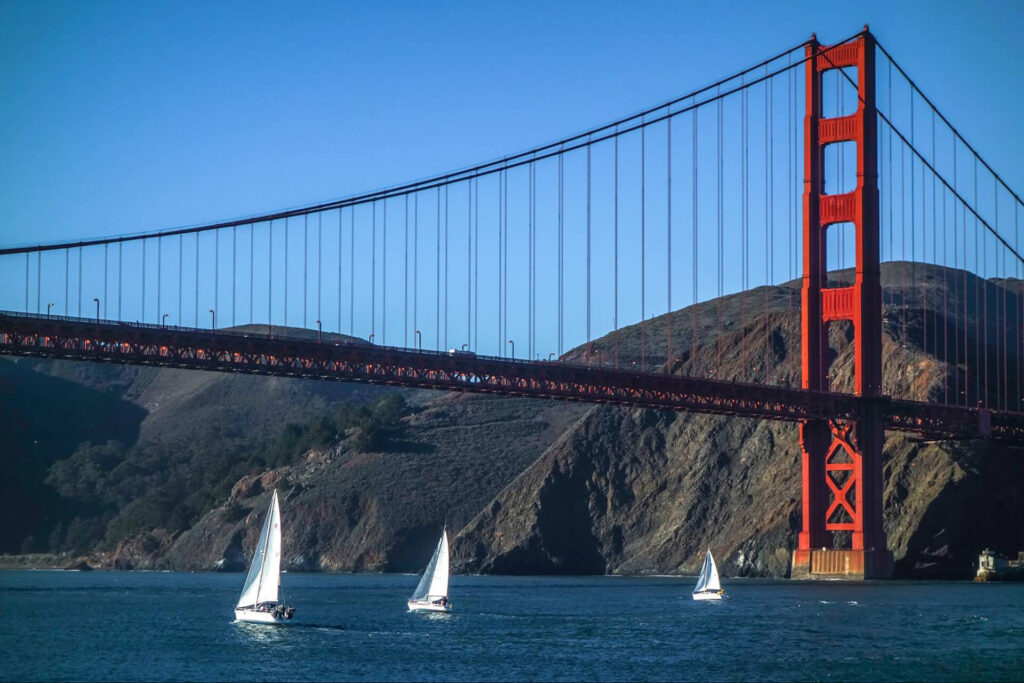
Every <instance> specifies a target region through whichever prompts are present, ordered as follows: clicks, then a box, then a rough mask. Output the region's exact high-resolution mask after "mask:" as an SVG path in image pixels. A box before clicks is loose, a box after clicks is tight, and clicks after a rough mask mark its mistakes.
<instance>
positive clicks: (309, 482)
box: [0, 264, 1024, 576]
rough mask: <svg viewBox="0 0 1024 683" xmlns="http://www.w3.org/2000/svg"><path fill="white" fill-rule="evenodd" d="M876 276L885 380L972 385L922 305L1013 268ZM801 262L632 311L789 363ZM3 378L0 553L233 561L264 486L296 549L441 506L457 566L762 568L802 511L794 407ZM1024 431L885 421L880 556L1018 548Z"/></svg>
mask: <svg viewBox="0 0 1024 683" xmlns="http://www.w3.org/2000/svg"><path fill="white" fill-rule="evenodd" d="M831 276H832V277H833V279H835V280H837V281H840V282H841V281H842V280H843V279H844V278H849V277H850V274H849V273H842V272H841V273H833V274H831ZM883 281H884V283H885V287H886V292H885V301H886V323H885V332H884V353H885V357H886V365H885V372H886V375H885V378H884V381H885V386H886V390H887V391H888V392H889V393H892V394H893V395H897V396H905V397H909V398H915V399H922V400H923V399H926V398H928V397H936V396H942V395H944V394H945V393H946V392H947V391H949V390H951V389H952V388H954V387H960V388H961V389H964V390H965V393H966V395H967V400H968V401H970V402H973V401H975V400H976V399H977V388H976V384H974V385H973V386H971V387H966V388H965V387H964V385H966V384H967V383H966V382H964V381H963V373H964V368H963V363H962V361H963V360H964V359H961V362H960V363H952V362H951V363H949V364H946V363H944V362H943V361H942V359H941V356H943V355H944V354H943V353H942V352H941V351H939V352H935V349H936V347H937V344H936V340H937V337H936V334H935V332H934V331H933V330H934V329H939V326H938V322H939V321H941V320H943V314H944V313H952V311H956V310H959V311H962V310H963V307H964V305H965V304H966V306H967V307H968V309H969V310H974V307H975V306H977V305H979V304H978V301H979V296H987V297H989V299H990V300H992V301H1001V302H1002V301H1005V302H1006V303H1007V308H1006V310H1007V311H1008V315H1009V316H1011V318H1012V319H1011V320H1010V321H1009V322H1010V324H1009V325H1008V327H1009V328H1010V329H1019V328H1020V326H1019V324H1017V318H1016V315H1015V313H1014V312H1015V311H1019V310H1020V303H1019V301H1018V299H1017V297H1018V295H1019V292H1020V291H1021V288H1020V283H1019V282H1017V281H1012V280H1011V281H998V282H997V281H989V282H982V281H980V280H977V279H976V278H973V276H966V277H965V276H964V274H963V273H961V272H959V271H948V270H944V269H941V268H930V267H924V266H920V265H918V266H913V267H911V266H909V264H886V265H885V266H884V268H883ZM910 282H914V283H916V285H915V286H914V287H910V286H909V283H910ZM797 287H798V283H796V282H793V283H788V284H786V285H781V286H778V287H770V288H760V289H757V290H752V291H750V292H745V293H742V294H738V295H732V296H727V297H724V298H722V299H720V300H716V301H711V302H706V303H703V304H698V305H697V306H695V307H690V308H686V309H683V310H680V311H677V312H675V313H673V314H671V315H670V316H662V317H660V318H655V319H653V320H649V321H648V322H647V323H646V325H645V328H646V329H645V331H644V332H645V334H644V335H643V338H644V339H645V341H646V351H645V353H643V354H642V356H643V359H644V360H645V361H646V362H647V364H648V367H650V368H652V369H653V368H656V367H661V368H662V369H666V368H664V364H665V362H666V357H667V355H668V354H667V353H666V351H667V349H666V343H665V340H666V335H665V328H666V326H667V325H668V324H671V325H672V330H673V342H672V344H673V346H672V348H673V352H672V362H671V365H670V367H669V368H667V369H668V370H669V371H671V372H674V373H678V374H694V375H698V376H716V377H720V378H725V379H738V380H744V381H758V382H768V383H777V384H780V385H789V386H797V385H798V384H799V311H798V310H797V308H796V304H797V302H798V300H799V290H798V289H797ZM741 313H742V314H743V317H742V318H741V317H740V314H741ZM741 320H742V322H743V323H744V324H742V325H741V324H740V321H741ZM848 332H849V330H848V329H845V328H844V326H843V325H833V326H832V328H831V337H830V346H831V347H832V349H833V351H834V354H835V361H834V363H833V366H832V367H833V370H834V372H835V373H836V375H837V376H838V377H840V378H841V379H840V381H839V386H840V387H841V388H845V389H849V378H848V375H849V367H850V366H851V363H852V346H851V344H850V341H849V334H848ZM965 332H966V336H967V343H966V344H965V345H964V347H963V348H967V349H970V350H971V351H970V353H969V354H968V355H967V357H966V361H967V362H968V363H971V364H972V365H973V364H974V362H975V360H974V357H973V355H972V354H973V353H976V350H977V348H978V344H977V342H978V339H976V338H975V330H974V329H973V325H968V329H967V330H966V331H965V330H963V329H958V330H954V331H953V334H954V336H955V337H956V338H957V339H961V338H963V336H964V334H965ZM993 332H994V331H993ZM308 334H315V333H308ZM995 337H996V335H995V334H992V338H993V339H994V338H995ZM926 338H927V340H928V341H927V347H928V350H929V352H928V353H925V351H924V350H923V349H924V346H925V344H926V342H925V339H926ZM1011 346H1012V347H1014V348H1017V346H1016V345H1011ZM640 347H641V332H640V329H639V326H633V327H629V328H624V329H621V330H619V331H618V332H617V333H614V334H612V335H609V336H607V337H605V338H603V339H600V340H597V341H595V342H594V343H593V344H591V345H588V346H587V347H586V348H582V347H581V348H579V349H575V350H573V351H571V352H569V353H568V354H566V356H565V358H566V359H570V360H578V361H586V360H591V361H594V360H595V359H597V358H600V359H601V360H603V361H604V362H609V361H610V359H612V358H615V357H616V355H617V357H618V361H619V363H620V364H621V365H625V366H629V365H631V364H632V363H633V361H637V362H641V352H640ZM694 351H696V353H693V352H694ZM936 355H938V356H940V358H936V357H935V356H936ZM1016 362H1017V359H1016V358H1014V361H1013V363H1012V364H1011V367H1010V368H1009V369H1010V370H1011V371H1013V370H1014V369H1015V368H1016V367H1017V365H1016ZM54 383H56V384H54ZM995 384H996V383H995V382H993V385H995ZM0 389H2V392H0V400H2V401H4V403H2V404H0V405H2V406H3V407H5V408H9V409H10V410H8V409H5V410H4V411H3V413H2V415H3V417H2V418H0V419H2V420H4V421H5V424H4V425H0V426H6V427H9V428H10V431H9V432H8V431H7V430H6V429H5V430H4V431H3V432H2V433H3V434H5V436H3V437H0V438H3V439H5V440H6V441H5V445H7V446H8V449H6V450H5V452H11V453H14V457H11V458H10V459H9V460H8V462H10V463H12V464H13V466H14V468H15V471H16V473H17V478H16V479H15V481H16V482H17V483H16V484H13V485H11V486H12V487H13V489H14V490H15V493H17V494H19V495H21V498H22V500H23V501H24V500H33V501H36V507H35V508H34V509H33V510H34V517H31V516H30V517H29V518H27V519H29V520H30V523H26V525H24V527H23V528H20V529H18V530H16V531H13V532H9V536H8V537H7V539H6V540H5V546H4V550H5V551H6V552H13V551H18V550H21V551H24V552H30V551H54V550H64V551H71V552H87V551H91V552H92V554H91V555H90V557H91V561H92V562H94V563H101V564H106V565H109V566H117V567H124V568H129V567H137V568H142V567H167V568H175V569H238V568H242V567H244V565H245V564H246V562H247V560H248V556H249V554H250V553H251V552H252V548H253V546H254V545H255V540H256V537H257V536H258V526H259V523H260V521H261V519H262V515H263V513H264V511H265V505H266V501H267V496H268V491H269V490H270V489H271V488H273V487H277V488H278V489H279V491H280V492H281V494H282V500H283V509H284V518H285V536H284V547H285V564H286V566H287V567H288V568H290V569H293V570H342V571H415V570H417V569H419V568H420V567H421V565H422V564H423V562H425V560H426V558H427V557H428V556H429V554H430V549H431V547H432V545H433V543H434V542H435V541H436V535H437V533H438V532H439V531H440V528H441V526H442V525H443V524H445V523H446V522H447V524H448V527H449V529H450V530H451V531H452V532H453V533H454V534H455V535H456V537H455V538H454V541H453V553H454V557H453V561H454V563H455V566H456V567H457V568H458V569H459V570H461V571H471V572H502V573H604V572H617V573H650V572H654V573H671V572H688V571H694V570H695V568H696V565H697V562H698V560H699V557H700V555H701V553H702V552H703V549H704V548H705V547H708V546H710V547H711V548H712V549H713V550H714V551H715V553H716V556H717V557H719V558H720V565H721V569H722V571H723V573H724V574H727V575H728V574H748V575H765V576H781V575H784V574H785V573H786V571H788V562H789V553H790V551H791V549H792V547H793V544H794V542H795V535H796V532H797V531H798V524H799V498H800V483H799V450H798V448H797V443H796V427H795V426H794V425H788V424H778V423H761V422H757V421H752V420H743V419H736V418H724V417H717V416H702V415H691V414H686V413H673V412H668V411H664V412H661V411H650V410H639V409H625V408H616V407H608V406H593V407H588V406H583V405H578V404H573V403H558V402H548V401H531V400H526V399H513V398H500V397H490V396H470V395H456V394H447V395H442V394H437V393H430V392H416V391H410V390H400V389H394V388H386V387H380V388H374V387H367V386H364V385H346V384H336V383H330V382H315V381H303V380H285V379H279V378H265V377H247V376H241V375H227V374H225V375H218V374H215V373H197V372H190V371H175V370H166V369H157V368H128V367H120V366H103V365H88V364H82V363H68V362H50V361H29V360H24V359H22V360H18V361H10V360H3V359H0ZM54 391H56V392H57V393H59V394H60V395H61V400H60V401H58V402H57V404H56V405H55V404H54V401H53V400H52V399H51V398H50V397H51V395H52V393H53V392H54ZM382 397H394V398H395V399H397V398H398V397H401V399H402V400H401V401H399V402H398V403H388V402H382V401H381V398H382ZM389 401H390V399H389ZM47 404H49V405H50V407H51V408H50V409H49V410H43V409H42V406H43V405H47ZM371 418H372V419H371ZM52 424H59V425H61V428H60V429H57V430H53V429H52V427H49V425H52ZM289 425H290V426H289ZM15 427H16V428H15ZM49 432H54V433H52V434H51V433H49ZM40 434H45V435H46V438H45V440H41V439H39V435H40ZM37 440H38V441H40V444H42V445H37V444H34V443H33V442H34V441H37ZM30 446H31V447H30ZM33 448H36V449H37V450H35V451H33ZM1021 455H1022V453H1020V452H1019V451H1017V450H1012V451H1011V450H1010V449H1006V448H1000V447H995V446H992V445H990V444H987V443H985V442H980V441H979V442H959V443H949V442H943V443H921V442H919V441H915V440H913V439H910V438H907V437H906V436H901V435H893V434H890V435H888V440H887V454H886V466H885V477H886V493H885V524H886V529H887V531H888V534H889V540H890V546H891V547H892V549H893V551H894V552H895V554H896V558H897V567H898V571H900V572H901V573H902V574H903V575H911V576H929V575H942V576H955V575H962V574H964V573H965V572H969V571H970V563H971V562H972V561H973V560H974V559H975V557H976V555H977V551H978V550H980V548H982V547H984V546H986V545H987V546H991V547H994V548H999V549H1003V550H1006V551H1012V550H1016V549H1017V548H1018V547H1024V523H1022V522H1021V521H1019V519H1020V515H1019V514H1018V513H1017V511H1019V510H1020V509H1021V504H1022V503H1024V500H1022V498H1024V470H1022V467H1024V466H1022V464H1021V463H1022V462H1024V460H1022V459H1021V457H1020V456H1021ZM47 482H49V483H47ZM197 491H201V492H202V495H201V496H199V495H197V493H196V492H197ZM54 510H56V511H58V514H57V515H56V517H57V518H59V519H58V521H57V522H54V518H55V515H54V514H53V511H54ZM76 519H77V520H78V521H77V522H76V521H75V520H76ZM31 520H34V521H31ZM48 524H49V528H48V527H47V525H48ZM33 525H34V526H33ZM71 525H75V528H74V530H72V529H71ZM26 532H27V533H26ZM83 539H86V540H83Z"/></svg>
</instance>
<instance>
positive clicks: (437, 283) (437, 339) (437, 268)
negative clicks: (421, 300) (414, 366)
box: [434, 186, 441, 350]
mask: <svg viewBox="0 0 1024 683" xmlns="http://www.w3.org/2000/svg"><path fill="white" fill-rule="evenodd" d="M436 204H437V215H436V217H435V220H434V246H435V247H436V248H435V257H436V261H435V263H434V348H435V349H437V350H441V187H440V186H438V188H437V197H436Z"/></svg>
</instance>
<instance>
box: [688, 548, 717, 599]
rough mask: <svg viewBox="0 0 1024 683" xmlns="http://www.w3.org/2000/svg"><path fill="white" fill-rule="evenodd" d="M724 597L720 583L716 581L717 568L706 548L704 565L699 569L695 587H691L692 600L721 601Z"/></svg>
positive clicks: (709, 550) (709, 551)
mask: <svg viewBox="0 0 1024 683" xmlns="http://www.w3.org/2000/svg"><path fill="white" fill-rule="evenodd" d="M724 596H725V591H724V590H722V583H721V582H720V581H719V580H718V567H717V566H716V565H715V558H713V557H711V549H710V548H708V552H707V555H705V556H704V564H703V565H701V568H700V577H698V579H697V585H696V586H694V587H693V599H694V600H721V599H722V598H723V597H724Z"/></svg>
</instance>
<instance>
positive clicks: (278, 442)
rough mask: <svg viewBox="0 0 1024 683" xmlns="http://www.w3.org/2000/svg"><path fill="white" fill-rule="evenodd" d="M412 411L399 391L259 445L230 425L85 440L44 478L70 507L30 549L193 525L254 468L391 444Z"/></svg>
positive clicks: (75, 546) (76, 547) (106, 546)
mask: <svg viewBox="0 0 1024 683" xmlns="http://www.w3.org/2000/svg"><path fill="white" fill-rule="evenodd" d="M408 412H409V408H408V406H407V405H406V402H405V399H404V398H403V397H402V396H400V395H396V394H392V395H388V396H385V397H383V398H381V399H379V400H377V401H376V402H375V403H373V404H371V405H360V404H351V403H341V404H339V405H338V407H337V408H336V410H335V411H334V413H333V414H327V415H323V414H321V415H317V416H315V417H312V418H311V419H309V420H308V421H305V422H288V423H287V424H285V426H284V428H283V429H282V430H281V432H280V434H279V435H278V436H277V437H276V438H275V439H273V440H272V441H271V442H270V443H268V444H267V445H266V446H265V447H263V448H261V449H258V450H252V449H249V448H246V447H245V443H244V442H243V441H241V440H240V439H238V438H230V435H228V438H225V435H224V434H223V433H222V434H218V435H216V436H218V437H220V438H210V439H204V438H201V437H199V436H196V437H195V438H193V439H192V440H191V441H190V442H189V443H188V444H187V445H186V446H185V447H184V449H183V450H178V451H175V450H172V449H170V448H169V447H167V446H166V445H164V444H157V443H141V444H136V446H134V447H133V448H130V449H128V448H126V447H125V446H124V445H123V444H122V443H121V442H119V441H117V440H113V439H112V440H108V441H106V442H105V443H99V444H95V443H92V442H85V443H83V444H81V445H80V446H79V447H78V448H77V449H76V450H75V451H74V453H72V455H71V456H70V457H68V458H65V459H62V460H58V461H56V462H55V463H53V465H51V466H50V469H49V472H48V475H47V476H46V480H45V483H46V484H47V485H48V486H49V487H50V488H51V489H52V490H54V491H55V492H56V493H57V494H59V496H60V497H61V499H63V501H64V502H65V503H66V505H67V509H68V511H69V513H70V514H68V515H67V517H66V519H64V520H61V521H59V522H58V523H57V524H56V525H55V526H54V527H53V528H52V531H51V532H50V534H49V538H48V539H47V542H45V543H42V542H39V541H37V540H36V539H34V538H33V539H32V541H31V543H32V547H30V548H28V547H26V548H23V551H25V552H28V551H35V550H38V549H46V550H50V551H71V552H75V553H80V552H84V551H87V550H89V549H91V548H93V547H98V548H99V549H101V550H110V549H113V548H114V547H116V545H117V543H118V542H119V541H120V540H121V539H123V538H125V537H127V536H131V535H133V534H136V533H139V532H141V531H146V530H149V529H154V528H164V529H166V530H167V531H169V532H171V533H174V532H178V531H182V530H185V529H188V528H189V527H191V526H192V525H193V524H195V523H196V522H197V521H198V520H199V519H200V518H201V517H202V516H203V515H204V514H206V513H207V512H208V511H209V510H211V509H212V508H214V507H216V506H217V505H220V504H222V503H223V502H224V501H225V500H226V499H227V498H228V496H229V495H230V493H231V489H232V487H233V486H234V484H235V483H236V482H237V481H238V480H239V479H240V478H242V477H243V476H245V475H247V474H253V473H257V472H261V471H264V470H268V469H276V468H279V467H284V466H286V465H290V464H292V463H295V462H296V461H298V460H299V458H301V457H302V456H303V455H304V454H305V453H307V452H309V451H310V450H312V449H317V448H324V447H326V446H329V445H331V444H332V443H335V442H337V441H339V440H340V439H343V438H346V437H347V438H350V439H351V441H350V443H351V445H352V447H353V448H355V449H356V450H361V451H380V450H386V449H387V447H388V442H389V439H391V438H394V437H397V436H399V435H400V433H401V427H400V423H399V420H400V419H401V418H402V417H403V416H404V415H406V414H407V413H408ZM229 514H231V512H230V510H229Z"/></svg>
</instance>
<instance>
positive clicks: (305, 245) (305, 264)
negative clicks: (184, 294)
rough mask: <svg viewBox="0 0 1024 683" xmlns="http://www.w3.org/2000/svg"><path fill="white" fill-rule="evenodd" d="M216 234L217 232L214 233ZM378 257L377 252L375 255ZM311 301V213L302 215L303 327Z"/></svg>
mask: <svg viewBox="0 0 1024 683" xmlns="http://www.w3.org/2000/svg"><path fill="white" fill-rule="evenodd" d="M214 235H216V233H214ZM374 258H376V254H375V255H374ZM214 301H215V302H216V298H214ZM308 303H309V214H308V213H307V214H303V216H302V329H304V330H305V329H307V328H308V327H309V322H308V320H309V319H308V318H307V317H306V307H307V304H308Z"/></svg>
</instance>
